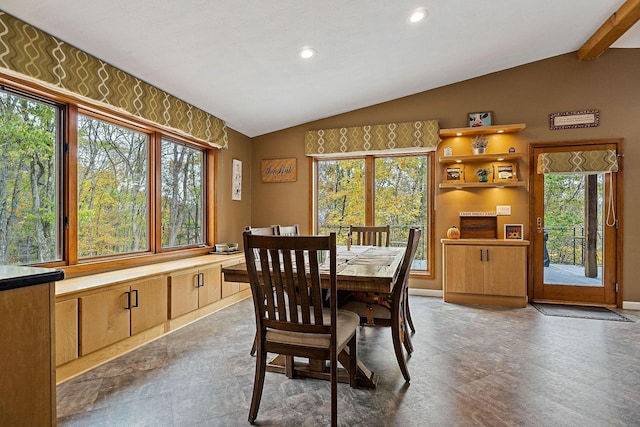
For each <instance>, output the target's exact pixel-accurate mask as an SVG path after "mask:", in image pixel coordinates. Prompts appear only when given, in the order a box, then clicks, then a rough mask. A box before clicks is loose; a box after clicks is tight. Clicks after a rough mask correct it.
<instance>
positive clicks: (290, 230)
mask: <svg viewBox="0 0 640 427" xmlns="http://www.w3.org/2000/svg"><path fill="white" fill-rule="evenodd" d="M274 227H276V234H277V235H278V236H299V235H300V227H299V226H298V224H293V225H274Z"/></svg>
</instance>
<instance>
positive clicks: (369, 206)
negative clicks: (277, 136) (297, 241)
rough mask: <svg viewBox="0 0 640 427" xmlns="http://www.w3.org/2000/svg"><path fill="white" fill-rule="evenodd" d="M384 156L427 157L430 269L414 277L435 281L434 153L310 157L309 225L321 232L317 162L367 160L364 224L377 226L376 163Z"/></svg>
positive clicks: (427, 223) (365, 166)
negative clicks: (375, 221)
mask: <svg viewBox="0 0 640 427" xmlns="http://www.w3.org/2000/svg"><path fill="white" fill-rule="evenodd" d="M382 157H426V158H427V187H428V191H429V194H428V198H427V199H428V207H429V208H428V211H427V213H426V214H427V221H426V223H425V227H427V230H426V232H425V236H428V239H429V241H428V242H427V245H426V250H427V253H428V255H427V261H428V262H427V265H428V269H427V270H411V273H410V275H411V277H417V278H421V279H432V278H434V275H435V266H434V262H435V255H434V247H435V243H434V236H435V233H434V221H435V210H434V206H435V205H434V202H435V188H436V187H435V180H434V178H435V171H434V169H435V160H434V159H435V152H434V151H428V152H419V153H417V152H410V153H374V154H363V155H335V156H331V155H326V156H314V157H309V174H310V176H309V178H310V179H309V186H310V190H309V194H310V198H311V200H310V204H309V205H310V212H309V224H311V229H312V233H313V234H317V232H318V228H319V225H318V183H317V179H318V163H319V162H322V161H333V160H356V159H357V160H359V159H364V175H365V188H364V191H365V212H364V215H365V224H363V225H367V226H371V225H375V224H374V220H375V160H376V159H377V158H382Z"/></svg>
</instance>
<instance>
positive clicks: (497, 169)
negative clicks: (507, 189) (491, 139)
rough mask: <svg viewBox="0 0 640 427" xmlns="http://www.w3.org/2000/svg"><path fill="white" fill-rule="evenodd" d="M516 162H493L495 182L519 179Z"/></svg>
mask: <svg viewBox="0 0 640 427" xmlns="http://www.w3.org/2000/svg"><path fill="white" fill-rule="evenodd" d="M516 167H517V166H516V164H515V163H512V162H496V163H493V182H513V181H517V180H518V173H517V170H516Z"/></svg>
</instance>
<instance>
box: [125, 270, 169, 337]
mask: <svg viewBox="0 0 640 427" xmlns="http://www.w3.org/2000/svg"><path fill="white" fill-rule="evenodd" d="M131 293H132V296H131V300H132V307H131V335H135V334H137V333H139V332H142V331H146V330H147V329H149V328H151V327H153V326H156V325H159V324H161V323H162V322H165V321H166V320H167V311H168V307H167V295H168V290H167V280H166V278H165V277H164V276H158V277H150V278H148V279H145V280H140V281H137V282H134V283H131Z"/></svg>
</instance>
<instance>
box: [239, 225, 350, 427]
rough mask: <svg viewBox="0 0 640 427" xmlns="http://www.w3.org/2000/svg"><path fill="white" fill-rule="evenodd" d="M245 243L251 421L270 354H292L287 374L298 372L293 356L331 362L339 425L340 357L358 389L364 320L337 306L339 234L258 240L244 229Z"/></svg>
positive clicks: (333, 401)
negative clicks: (325, 268)
mask: <svg viewBox="0 0 640 427" xmlns="http://www.w3.org/2000/svg"><path fill="white" fill-rule="evenodd" d="M243 240H244V247H245V249H246V250H245V252H244V253H245V259H246V265H247V272H248V274H249V281H250V284H251V292H252V296H253V305H254V308H255V317H256V338H257V356H256V371H255V380H254V384H253V394H252V397H251V408H250V410H249V422H250V423H252V424H253V423H254V422H255V420H256V417H257V415H258V409H259V407H260V400H261V397H262V389H263V386H264V379H265V370H266V367H267V353H269V352H271V353H278V354H281V355H285V356H289V357H288V359H289V360H287V362H288V365H287V368H286V369H287V370H293V369H294V365H293V358H294V357H305V358H309V359H314V360H329V370H330V379H331V425H333V426H335V425H337V407H338V406H337V405H338V401H337V390H338V388H337V384H338V376H337V372H338V355H339V354H341V353H343V354H342V356H341V359H342V360H343V361H344V360H348V363H347V365H348V366H344V368H346V369H347V370H348V373H349V383H350V385H351V386H352V387H355V386H356V370H357V351H356V340H357V329H358V325H359V321H360V319H359V317H358V315H356V314H355V313H353V312H350V311H346V310H338V307H337V273H336V235H335V233H331V234H330V235H328V236H256V235H253V234H251V232H250V231H245V232H244V234H243ZM320 251H324V252H323V253H324V254H326V256H327V257H328V259H329V272H328V273H329V295H330V297H329V301H330V307H329V308H328V309H327V308H323V298H322V293H321V281H320V270H319V266H320V264H319V262H318V253H319V252H320ZM256 252H257V253H258V257H257V258H256V256H255V254H256ZM325 262H326V261H325ZM289 363H290V364H289ZM293 373H294V374H295V372H293Z"/></svg>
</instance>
